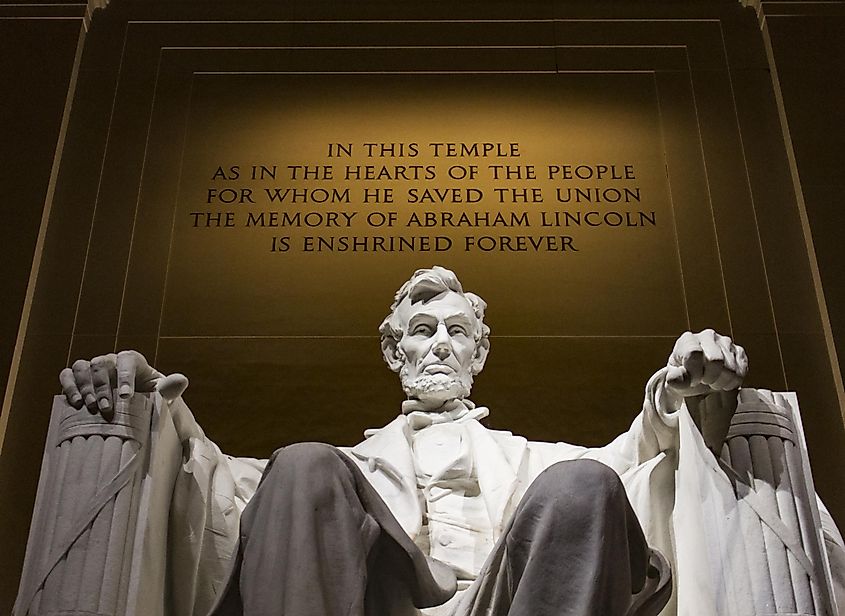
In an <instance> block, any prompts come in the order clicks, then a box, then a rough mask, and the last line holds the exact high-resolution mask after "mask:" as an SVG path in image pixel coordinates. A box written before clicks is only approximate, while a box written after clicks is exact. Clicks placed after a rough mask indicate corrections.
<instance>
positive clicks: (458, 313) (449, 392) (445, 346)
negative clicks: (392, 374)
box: [398, 291, 479, 407]
mask: <svg viewBox="0 0 845 616" xmlns="http://www.w3.org/2000/svg"><path fill="white" fill-rule="evenodd" d="M398 310H399V317H400V319H401V324H402V330H403V331H404V335H403V336H402V339H401V340H400V341H399V350H400V352H401V353H402V355H403V356H404V358H405V364H404V366H403V367H402V369H401V370H400V372H399V376H400V377H401V379H402V387H403V388H404V389H405V393H406V394H408V396H409V397H412V398H417V399H419V400H422V401H423V402H425V403H427V405H428V406H431V407H436V406H439V405H441V404H442V403H443V402H446V401H447V400H451V399H454V398H464V397H466V396H468V395H469V392H470V388H471V387H472V374H473V373H472V365H473V360H474V358H475V355H476V353H475V352H476V341H475V336H476V333H477V328H478V327H479V323H478V320H477V319H476V317H475V314H474V311H473V309H472V306H471V305H470V303H469V301H468V300H467V299H466V298H465V297H464V296H463V295H460V294H459V293H455V292H452V291H448V292H445V293H442V294H440V295H438V296H437V297H435V298H433V299H431V300H429V301H427V302H418V303H415V304H411V302H410V301H408V300H405V301H404V302H403V303H402V304H401V305H400V306H399V308H398Z"/></svg>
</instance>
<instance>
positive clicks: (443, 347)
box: [431, 342, 452, 360]
mask: <svg viewBox="0 0 845 616" xmlns="http://www.w3.org/2000/svg"><path fill="white" fill-rule="evenodd" d="M431 352H432V353H434V355H435V356H436V357H437V359H440V360H443V359H446V358H447V357H449V355H451V354H452V349H450V348H449V345H448V344H446V343H441V342H438V343H437V344H435V345H434V348H433V349H431Z"/></svg>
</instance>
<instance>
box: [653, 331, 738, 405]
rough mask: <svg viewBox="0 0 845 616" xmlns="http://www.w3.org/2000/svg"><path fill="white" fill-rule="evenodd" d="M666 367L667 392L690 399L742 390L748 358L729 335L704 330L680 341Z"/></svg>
mask: <svg viewBox="0 0 845 616" xmlns="http://www.w3.org/2000/svg"><path fill="white" fill-rule="evenodd" d="M667 368H668V372H667V375H666V388H667V390H668V391H669V392H670V393H673V394H675V395H677V396H679V397H681V398H690V397H693V396H703V395H707V394H711V393H716V392H731V391H734V390H736V389H739V387H740V385H742V381H743V379H745V375H746V374H747V373H748V357H747V356H746V354H745V349H743V348H742V347H741V346H739V345H738V344H734V343H733V341H732V340H731V339H730V338H729V337H728V336H721V335H719V334H718V333H716V332H715V331H713V330H712V329H705V330H703V331H701V332H699V333H697V334H694V333H692V332H686V333H684V334H683V335H681V337H680V338H678V340H677V342H675V348H674V349H672V354H671V355H670V356H669V361H668V363H667Z"/></svg>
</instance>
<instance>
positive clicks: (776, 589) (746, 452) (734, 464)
mask: <svg viewBox="0 0 845 616" xmlns="http://www.w3.org/2000/svg"><path fill="white" fill-rule="evenodd" d="M720 464H721V465H722V468H723V470H725V472H726V473H727V475H728V477H729V478H730V479H731V482H732V484H733V486H734V491H735V494H736V498H737V503H738V505H739V506H738V508H737V512H738V518H739V519H738V520H735V521H734V523H738V524H739V525H740V526H741V536H742V538H743V543H744V545H737V546H736V549H739V550H744V552H745V556H746V560H747V563H748V567H749V579H750V582H751V590H752V594H753V603H754V608H755V611H756V613H759V614H801V615H808V616H809V615H814V616H827V615H833V614H835V604H834V599H833V591H832V583H831V578H830V565H829V563H828V560H827V555H826V552H825V549H824V540H823V536H822V526H821V518H820V516H819V510H818V505H817V501H816V493H815V488H814V485H813V476H812V473H811V472H810V464H809V458H808V456H807V446H806V442H805V440H804V431H803V427H802V424H801V416H800V414H799V412H798V400H797V397H796V396H795V395H794V394H792V393H773V392H771V391H768V390H764V389H742V390H740V393H739V404H738V406H737V409H736V413H735V414H734V416H733V418H732V420H731V425H730V428H729V430H728V435H727V438H726V440H725V445H724V447H723V449H722V455H721V459H720Z"/></svg>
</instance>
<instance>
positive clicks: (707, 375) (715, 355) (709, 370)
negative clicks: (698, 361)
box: [698, 329, 725, 385]
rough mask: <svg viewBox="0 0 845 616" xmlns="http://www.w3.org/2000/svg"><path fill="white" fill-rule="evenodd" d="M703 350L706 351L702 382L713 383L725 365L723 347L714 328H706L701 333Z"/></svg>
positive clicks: (700, 338) (699, 336)
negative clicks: (717, 339)
mask: <svg viewBox="0 0 845 616" xmlns="http://www.w3.org/2000/svg"><path fill="white" fill-rule="evenodd" d="M698 339H699V341H700V342H701V350H702V352H703V353H704V370H703V373H702V375H701V382H702V383H705V384H707V385H711V384H713V383H715V382H716V379H718V378H719V376H720V375H721V374H722V370H723V369H724V366H725V359H724V353H723V351H722V347H720V346H719V344H718V342H717V341H716V332H714V331H713V330H712V329H705V330H703V331H702V332H701V333H700V334H699V335H698Z"/></svg>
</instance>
